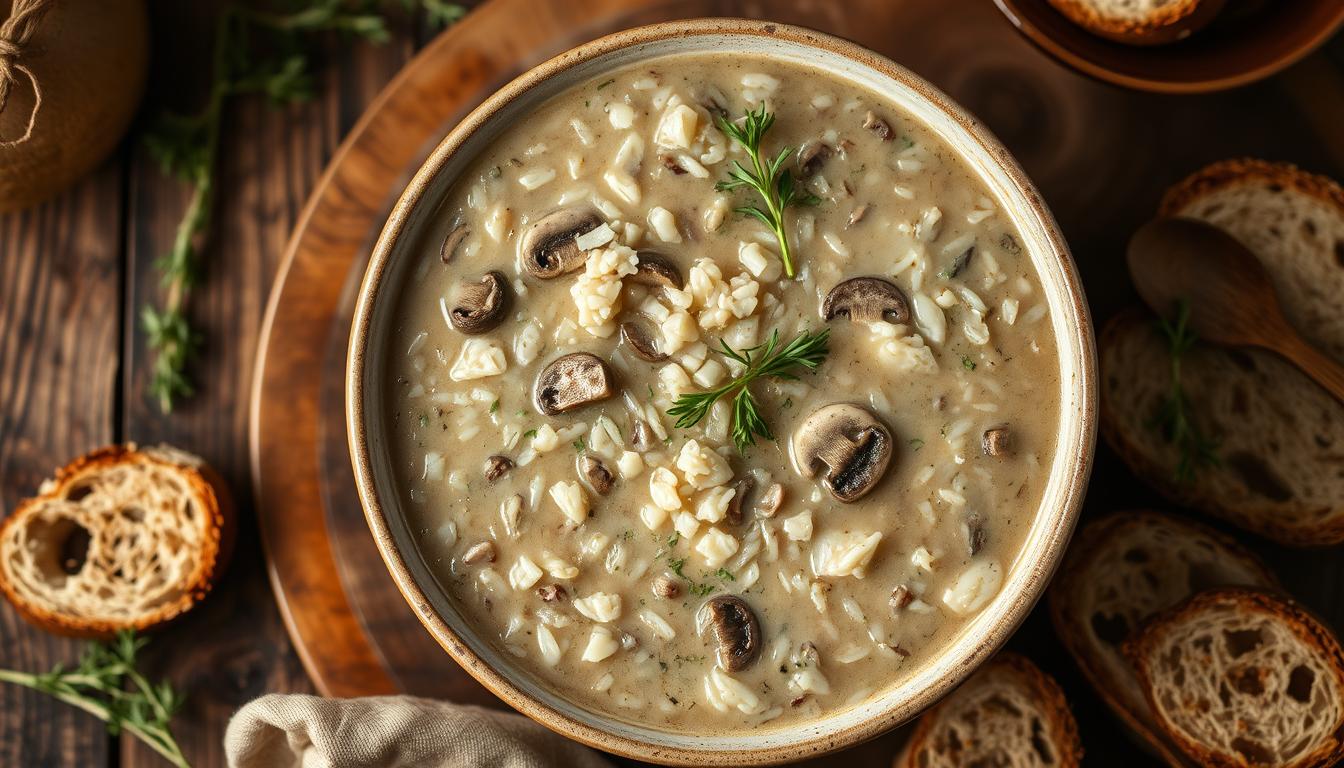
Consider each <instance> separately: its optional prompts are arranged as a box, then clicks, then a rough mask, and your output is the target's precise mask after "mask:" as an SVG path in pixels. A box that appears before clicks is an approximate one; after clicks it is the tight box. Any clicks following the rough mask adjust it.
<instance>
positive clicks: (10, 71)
mask: <svg viewBox="0 0 1344 768" xmlns="http://www.w3.org/2000/svg"><path fill="white" fill-rule="evenodd" d="M54 4H55V0H14V5H13V7H12V8H11V9H10V13H9V18H8V19H5V21H4V23H3V24H0V114H4V111H5V107H6V106H7V105H8V104H9V96H10V93H11V92H12V91H13V89H14V88H15V87H16V86H18V85H20V84H21V81H20V80H19V76H20V75H22V76H24V77H27V78H28V82H29V83H30V84H31V85H32V86H33V111H32V113H31V114H29V115H28V126H27V127H26V128H25V129H24V131H23V135H22V136H20V137H19V138H17V139H11V140H5V139H3V138H0V147H12V146H15V145H18V144H22V143H23V142H25V141H27V140H28V139H29V137H31V136H32V135H33V126H34V125H35V124H36V123H37V112H38V110H39V109H41V108H42V86H41V85H39V84H38V82H37V77H36V76H35V75H33V71H32V70H31V69H29V68H28V67H26V66H24V65H23V64H22V63H21V62H20V59H19V55H20V54H22V53H23V46H25V45H27V44H28V40H29V39H30V38H31V37H32V36H33V32H34V31H35V30H36V29H37V22H38V20H39V19H41V18H42V15H43V14H44V13H45V12H46V10H47V8H48V7H50V6H52V5H54Z"/></svg>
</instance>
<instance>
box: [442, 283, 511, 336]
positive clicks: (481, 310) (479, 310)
mask: <svg viewBox="0 0 1344 768" xmlns="http://www.w3.org/2000/svg"><path fill="white" fill-rule="evenodd" d="M512 297H513V289H511V288H510V287H509V281H508V280H507V279H506V278H505V277H504V273H503V272H499V271H497V270H492V271H490V272H487V273H485V275H484V276H482V277H481V279H480V280H476V281H473V282H464V283H463V284H462V287H461V289H459V290H458V293H457V303H456V304H454V305H453V308H452V309H451V310H450V311H449V312H448V318H449V320H450V321H451V322H452V324H453V328H455V329H457V330H458V331H460V332H462V333H465V334H470V335H475V334H478V333H485V332H487V331H492V330H494V329H495V328H496V327H497V326H498V325H499V324H500V322H502V321H503V320H504V315H505V314H507V313H508V311H509V303H510V300H511V299H512Z"/></svg>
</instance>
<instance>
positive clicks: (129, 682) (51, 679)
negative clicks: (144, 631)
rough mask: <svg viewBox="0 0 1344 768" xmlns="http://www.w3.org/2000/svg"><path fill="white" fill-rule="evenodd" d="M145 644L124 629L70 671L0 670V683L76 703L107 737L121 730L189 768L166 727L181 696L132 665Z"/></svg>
mask: <svg viewBox="0 0 1344 768" xmlns="http://www.w3.org/2000/svg"><path fill="white" fill-rule="evenodd" d="M147 642H149V641H148V640H145V639H144V638H139V637H136V636H135V633H134V632H131V631H129V630H123V631H122V632H118V633H117V636H116V638H115V639H113V640H111V641H109V642H106V643H96V644H94V645H91V646H89V649H88V650H87V651H85V652H84V656H83V657H82V658H80V660H79V666H77V667H75V668H74V669H70V670H67V669H65V668H63V667H62V666H61V665H59V664H58V665H56V667H54V668H53V669H52V670H51V671H50V672H45V673H38V674H31V673H27V672H15V671H13V670H8V669H0V682H6V683H13V684H15V685H22V686H24V687H26V688H32V689H33V690H36V691H41V692H43V693H46V694H50V695H51V696H54V697H56V698H57V699H59V700H60V701H63V702H65V703H66V704H69V705H71V706H75V707H79V708H80V709H82V710H84V711H85V712H88V713H89V714H91V715H93V716H94V717H96V718H98V719H99V720H102V721H103V722H105V723H107V730H108V732H109V733H111V734H112V735H116V734H118V733H121V732H122V731H125V732H126V733H129V734H131V735H132V736H135V737H136V738H137V739H140V740H141V741H143V742H145V743H146V744H148V745H149V747H150V748H151V749H153V750H154V751H155V752H158V753H159V754H160V755H163V757H164V758H165V759H166V760H167V761H168V762H170V763H172V764H173V765H175V766H178V768H190V763H188V762H187V758H186V757H185V756H184V755H183V754H182V748H181V747H179V746H178V745H177V740H176V739H174V738H173V732H172V730H171V729H170V728H169V722H170V721H171V720H172V719H173V715H174V714H176V713H177V711H178V710H179V709H181V707H182V702H183V699H182V698H181V697H180V696H179V695H178V694H177V692H176V691H174V690H173V687H172V686H171V685H169V684H168V683H167V682H161V683H159V684H157V685H155V684H153V683H150V682H149V681H148V680H146V679H145V677H144V675H142V674H141V673H140V672H139V671H137V670H136V668H135V655H136V653H137V652H138V651H139V650H140V649H141V648H143V647H144V645H145V643H147Z"/></svg>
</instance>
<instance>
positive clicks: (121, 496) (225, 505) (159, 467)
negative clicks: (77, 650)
mask: <svg viewBox="0 0 1344 768" xmlns="http://www.w3.org/2000/svg"><path fill="white" fill-rule="evenodd" d="M234 523H235V521H234V513H233V509H232V504H231V503H230V499H229V497H228V493H227V489H226V488H225V486H224V483H223V482H222V481H221V480H220V478H219V477H218V476H217V475H216V474H215V473H214V472H213V471H212V470H211V469H210V468H209V467H208V466H206V465H205V464H204V463H203V462H202V461H201V460H200V459H199V458H197V457H195V456H192V455H191V454H188V453H185V452H183V451H179V450H176V449H173V448H169V447H167V446H160V447H157V448H144V449H140V448H137V447H136V446H135V445H133V444H132V445H127V446H111V447H108V448H101V449H99V450H96V451H94V452H92V453H89V454H87V455H85V456H82V457H80V458H78V459H75V460H74V461H73V462H71V463H70V464H68V465H66V466H65V467H63V468H61V469H60V470H58V471H57V473H56V476H55V477H54V478H52V479H50V480H47V481H46V482H44V483H43V484H42V487H41V488H40V489H39V493H38V495H37V496H36V497H34V498H31V499H28V500H26V501H24V502H23V503H21V504H20V505H19V507H18V508H17V509H15V510H14V513H13V514H11V515H10V516H9V517H8V518H6V519H5V521H4V523H3V524H2V525H0V592H3V593H4V595H5V597H6V598H8V599H9V601H10V603H12V604H13V605H14V607H15V608H16V609H18V612H19V614H20V615H22V616H23V617H24V618H25V619H27V620H28V621H31V622H32V623H34V624H36V625H38V626H39V627H42V628H43V629H45V630H47V631H50V632H56V633H58V634H64V635H72V636H76V637H107V636H109V635H112V634H114V633H115V632H117V631H118V630H121V629H136V630H144V629H149V628H151V627H154V626H156V625H159V624H162V623H163V622H166V621H168V620H170V619H172V618H174V617H176V616H178V615H180V614H182V613H183V612H185V611H186V610H187V609H188V608H190V607H192V606H193V605H195V604H196V602H198V601H199V600H201V599H202V598H203V597H205V594H206V593H207V592H209V591H210V588H211V587H212V586H213V584H214V583H215V581H216V580H217V579H218V578H219V576H220V575H221V574H222V572H223V569H224V565H225V563H226V561H227V559H228V555H229V551H230V550H231V548H232V544H233V534H234V528H235V524H234Z"/></svg>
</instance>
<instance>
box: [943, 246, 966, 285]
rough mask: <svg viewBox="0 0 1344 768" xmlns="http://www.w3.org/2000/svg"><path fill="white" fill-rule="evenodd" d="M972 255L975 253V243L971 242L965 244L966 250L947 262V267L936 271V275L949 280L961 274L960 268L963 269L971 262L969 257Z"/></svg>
mask: <svg viewBox="0 0 1344 768" xmlns="http://www.w3.org/2000/svg"><path fill="white" fill-rule="evenodd" d="M974 255H975V243H971V244H970V245H968V246H966V250H964V251H962V252H961V253H959V254H957V257H956V258H955V259H952V262H951V263H949V264H948V265H947V267H945V268H944V269H943V271H942V272H939V273H938V276H939V277H941V278H943V279H944V280H951V279H952V278H954V277H956V276H957V275H959V274H961V270H963V269H965V268H966V265H967V264H970V263H971V257H972V256H974Z"/></svg>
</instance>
